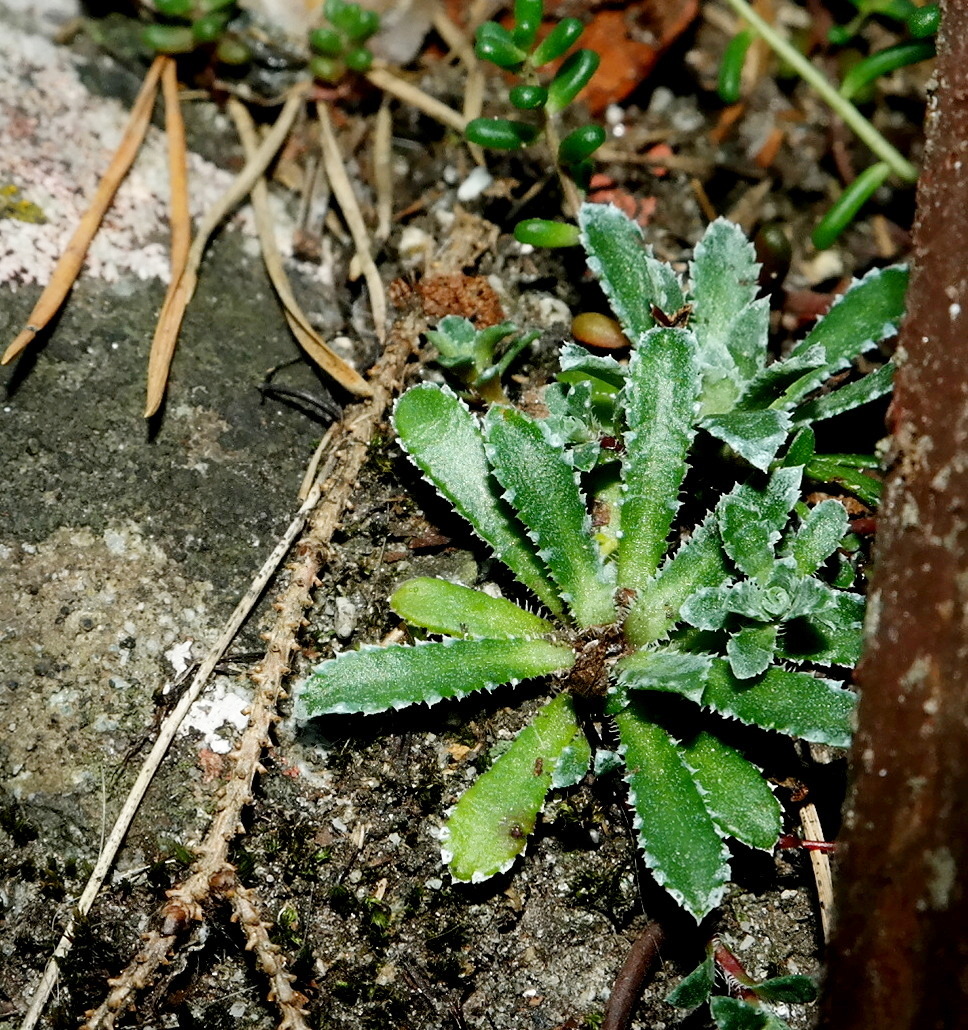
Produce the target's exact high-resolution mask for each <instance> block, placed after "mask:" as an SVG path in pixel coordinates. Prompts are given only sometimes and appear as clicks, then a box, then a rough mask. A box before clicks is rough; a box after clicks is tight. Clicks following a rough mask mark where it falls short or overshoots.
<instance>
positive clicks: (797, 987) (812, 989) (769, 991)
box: [752, 974, 817, 1005]
mask: <svg viewBox="0 0 968 1030" xmlns="http://www.w3.org/2000/svg"><path fill="white" fill-rule="evenodd" d="M752 990H753V992H754V993H755V994H756V996H757V997H759V998H762V999H763V1000H764V1001H782V1002H785V1003H787V1004H791V1003H792V1004H794V1005H807V1004H809V1003H810V1002H811V1001H816V1000H817V985H816V984H815V983H814V982H813V980H811V978H810V977H809V976H797V975H795V974H794V975H791V976H774V977H773V978H772V979H770V980H763V981H762V983H758V984H754V985H753V988H752Z"/></svg>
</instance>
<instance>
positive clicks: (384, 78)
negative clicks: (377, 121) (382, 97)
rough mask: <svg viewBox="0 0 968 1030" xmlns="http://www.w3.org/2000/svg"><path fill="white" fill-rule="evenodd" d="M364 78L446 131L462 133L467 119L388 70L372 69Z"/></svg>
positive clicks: (382, 68)
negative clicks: (444, 127)
mask: <svg viewBox="0 0 968 1030" xmlns="http://www.w3.org/2000/svg"><path fill="white" fill-rule="evenodd" d="M366 77H367V79H369V81H370V82H371V83H372V84H373V85H374V86H376V88H377V89H382V90H383V92H384V93H389V94H390V95H391V96H394V97H396V98H397V100H402V101H403V102H404V103H405V104H409V105H410V106H411V107H415V108H416V109H417V110H418V111H423V113H424V114H425V115H427V116H428V117H430V118H433V119H434V121H436V122H440V123H441V125H446V126H447V128H448V129H454V130H456V131H457V132H459V133H463V132H464V127H465V126H466V125H467V119H466V118H465V117H464V116H463V115H462V114H461V113H460V112H459V111H455V110H454V109H453V108H452V107H448V106H447V105H446V104H444V103H441V102H440V101H439V100H436V99H435V98H434V97H432V96H430V95H429V94H428V93H424V91H423V90H422V89H419V88H418V87H417V86H414V85H413V84H412V83H410V82H407V81H406V80H405V79H401V78H400V77H399V76H398V75H394V74H393V72H391V71H390V69H389V68H384V67H379V66H377V67H373V68H371V69H370V70H369V71H368V72H367V73H366Z"/></svg>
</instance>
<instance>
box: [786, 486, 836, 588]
mask: <svg viewBox="0 0 968 1030" xmlns="http://www.w3.org/2000/svg"><path fill="white" fill-rule="evenodd" d="M848 528H849V527H848V522H847V512H846V511H845V510H844V506H843V505H842V504H841V503H840V502H839V501H835V500H833V499H832V498H830V499H828V500H825V501H821V502H820V503H819V504H818V505H816V506H815V507H813V508H811V509H810V514H809V515H807V517H806V518H805V519H804V520H803V523H802V524H801V526H800V527H799V529H798V530H797V532H796V535H795V536H794V538H793V541H792V543H791V545H790V551H791V553H792V555H793V560H794V561H795V562H796V566H797V571H798V572H799V573H800V575H801V576H809V575H811V574H812V573H814V572H816V571H817V569H819V568H820V566H821V565H822V564H823V563H824V562H825V561H826V560H827V559H828V558H829V557H830V556H831V555H832V554H833V553H834V551H836V550H837V545H838V544H839V543H840V541H841V540H842V539H843V537H844V534H845V533H846V532H847V530H848Z"/></svg>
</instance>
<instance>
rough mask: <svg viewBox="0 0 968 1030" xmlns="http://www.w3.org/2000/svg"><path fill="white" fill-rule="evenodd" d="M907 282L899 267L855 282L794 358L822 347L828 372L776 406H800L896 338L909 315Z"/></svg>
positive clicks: (805, 381)
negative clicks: (906, 312) (830, 380)
mask: <svg viewBox="0 0 968 1030" xmlns="http://www.w3.org/2000/svg"><path fill="white" fill-rule="evenodd" d="M907 281H908V273H907V269H906V268H903V267H901V266H898V265H895V266H893V267H891V268H875V269H873V270H872V271H870V272H868V273H867V275H865V276H864V277H863V278H862V279H858V280H855V281H854V282H853V283H851V285H850V286H849V287H848V289H847V290H846V292H845V293H843V294H842V295H841V296H840V297H838V298H837V300H835V301H834V303H833V306H832V307H831V308H830V310H829V311H828V312H827V314H826V315H824V316H823V318H821V319H820V320H819V321H818V322H817V324H816V325H815V326H814V327H813V329H811V330H810V332H809V333H808V334H807V335H806V336H805V337H804V339H803V340H801V341H800V343H798V344H797V346H796V347H794V348H793V351H792V353H791V355H790V356H791V357H796V356H797V355H799V354H801V353H803V352H805V351H807V350H809V349H810V348H811V347H813V346H815V345H817V344H819V345H820V346H822V347H823V349H824V354H825V357H826V361H825V364H824V367H823V368H822V369H819V370H818V371H816V372H813V373H810V374H808V375H806V376H804V377H803V378H802V379H800V380H798V381H797V382H796V383H794V384H793V385H792V386H791V387H789V388H788V389H787V390H786V392H785V393H784V396H783V399H782V401H780V402H778V403H777V404H775V405H774V406H775V407H783V408H786V409H789V408H791V407H794V406H795V405H796V403H797V402H799V401H800V400H802V399H803V398H804V397H805V396H806V395H807V394H808V393H812V392H813V391H814V390H815V389H817V387H818V386H820V385H821V384H822V383H823V382H824V380H826V379H828V378H829V377H830V376H832V375H833V374H834V373H835V372H839V371H841V369H844V368H847V367H848V366H849V365H850V363H851V361H853V360H854V358H856V357H858V356H859V355H860V354H863V353H864V352H865V351H869V350H871V349H873V348H874V347H876V346H877V344H878V343H879V342H880V341H881V340H883V339H885V338H886V337H888V336H891V335H892V334H893V333H894V332H895V331H896V329H897V326H898V325H899V323H900V321H901V317H902V316H903V315H904V294H905V291H906V289H907Z"/></svg>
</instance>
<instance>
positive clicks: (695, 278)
mask: <svg viewBox="0 0 968 1030" xmlns="http://www.w3.org/2000/svg"><path fill="white" fill-rule="evenodd" d="M759 270H760V266H759V264H758V262H757V260H756V254H755V251H754V250H753V244H752V243H750V241H749V240H748V239H747V238H746V234H745V233H744V232H743V230H742V229H741V228H740V227H739V226H738V225H735V224H734V223H733V222H729V221H727V220H726V219H725V218H717V219H716V220H715V221H714V222H711V223H710V225H709V226H708V228H707V229H706V232H705V234H704V235H703V238H702V239H701V240H700V241H699V243H698V244H697V246H696V250H695V253H694V255H693V259H692V262H691V263H690V266H689V272H690V279H691V285H690V291H689V292H690V300H691V301H692V304H693V316H692V321H691V323H690V324H691V327H692V329H693V331H694V332H695V334H696V338H697V339H698V341H699V363H700V367H701V368H702V369H704V370H705V369H710V370H711V371H713V373H714V375H713V376H712V378H713V379H718V378H722V377H726V378H729V379H731V380H732V381H733V382H734V384H735V387H736V388H737V393H738V392H739V391H740V389H741V388H742V386H743V384H744V383H746V382H748V381H749V380H750V379H752V378H753V376H754V375H756V373H757V372H758V371H759V370H760V369H761V368H762V367H763V365H764V364H765V362H766V345H767V330H768V324H767V320H768V316H769V309H768V307H767V306H766V305H765V304H763V303H760V304H759V305H758V306H757V308H756V309H755V315H753V316H750V314H749V313H748V312H749V310H750V308H751V307H752V305H753V302H754V299H755V297H756V294H757V293H758V292H759V281H758V280H759ZM764 316H766V319H765V318H764ZM751 318H752V321H753V325H751V324H750V320H751ZM754 327H755V328H754Z"/></svg>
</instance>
